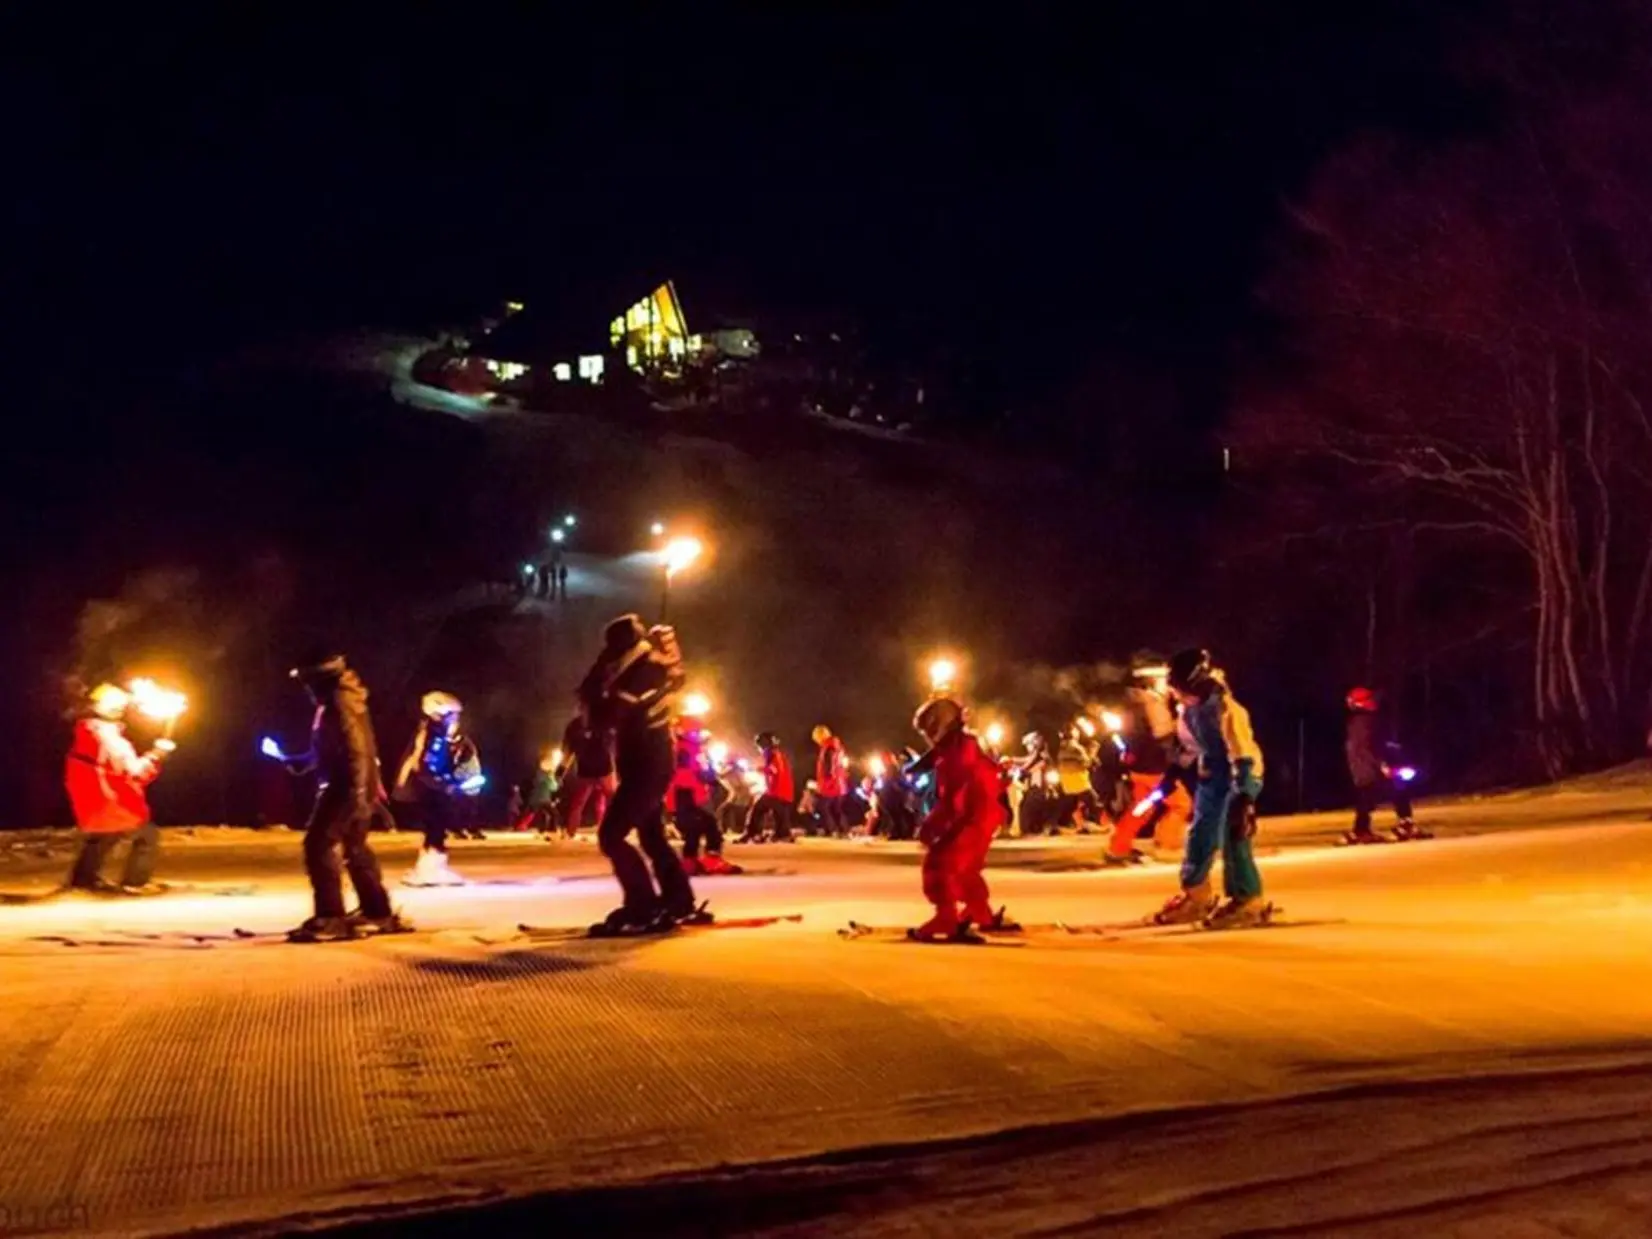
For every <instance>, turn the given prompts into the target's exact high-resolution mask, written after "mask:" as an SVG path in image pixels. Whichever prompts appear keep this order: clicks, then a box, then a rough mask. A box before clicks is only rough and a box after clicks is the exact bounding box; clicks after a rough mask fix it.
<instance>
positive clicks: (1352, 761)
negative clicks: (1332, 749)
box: [1342, 688, 1430, 843]
mask: <svg viewBox="0 0 1652 1239" xmlns="http://www.w3.org/2000/svg"><path fill="white" fill-rule="evenodd" d="M1346 704H1347V706H1348V729H1347V732H1346V734H1345V737H1344V740H1343V752H1344V753H1345V754H1346V755H1347V758H1348V774H1349V777H1351V778H1352V779H1353V782H1354V828H1353V829H1352V830H1350V831H1349V832H1348V833H1347V834H1345V835H1343V836H1342V841H1343V842H1344V843H1383V842H1386V840H1385V839H1384V837H1383V836H1382V835H1381V834H1379V833H1378V832H1377V831H1375V830H1373V829H1372V828H1371V813H1372V811H1373V810H1374V809H1375V808H1376V807H1377V806H1378V805H1379V804H1381V803H1382V802H1383V801H1384V800H1386V801H1388V802H1390V803H1391V804H1392V805H1393V806H1394V817H1395V818H1396V819H1397V820H1396V822H1395V824H1394V838H1396V839H1427V838H1430V834H1429V832H1428V831H1426V830H1423V829H1421V828H1419V827H1418V825H1417V823H1416V822H1415V821H1414V820H1413V819H1412V815H1411V796H1410V793H1409V792H1408V790H1407V789H1406V786H1405V780H1404V779H1403V778H1402V777H1401V776H1400V774H1399V771H1400V770H1401V769H1403V767H1402V765H1401V762H1402V761H1403V757H1402V755H1401V753H1400V746H1399V745H1398V744H1396V743H1394V742H1393V741H1392V740H1388V739H1386V738H1385V737H1383V735H1382V727H1381V724H1380V720H1379V718H1378V715H1379V713H1380V712H1381V708H1382V706H1381V702H1380V701H1378V699H1377V694H1376V693H1374V692H1372V691H1371V690H1370V689H1369V688H1352V689H1349V690H1348V696H1347V699H1346Z"/></svg>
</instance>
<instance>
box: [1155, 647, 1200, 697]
mask: <svg viewBox="0 0 1652 1239" xmlns="http://www.w3.org/2000/svg"><path fill="white" fill-rule="evenodd" d="M1166 678H1167V679H1169V681H1170V687H1171V688H1174V689H1179V690H1181V691H1182V692H1186V691H1187V690H1188V689H1190V688H1192V687H1193V686H1194V685H1195V684H1197V683H1199V681H1201V680H1207V679H1209V678H1210V651H1209V650H1183V651H1182V652H1181V653H1179V654H1177V655H1176V656H1175V657H1174V658H1172V659H1171V660H1170V674H1169V676H1168V677H1166Z"/></svg>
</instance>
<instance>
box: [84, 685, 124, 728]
mask: <svg viewBox="0 0 1652 1239" xmlns="http://www.w3.org/2000/svg"><path fill="white" fill-rule="evenodd" d="M88 696H89V697H90V698H91V702H92V713H94V714H96V715H97V716H98V717H99V718H105V719H110V720H114V719H118V718H120V716H121V715H123V714H125V713H126V707H127V706H129V705H131V703H132V695H131V694H130V693H128V692H127V691H126V690H125V689H124V688H122V687H120V685H118V684H99V685H98V686H97V687H96V688H94V689H93V690H92V691H91V693H89V694H88Z"/></svg>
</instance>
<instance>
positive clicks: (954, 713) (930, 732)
mask: <svg viewBox="0 0 1652 1239" xmlns="http://www.w3.org/2000/svg"><path fill="white" fill-rule="evenodd" d="M963 721H964V707H963V706H961V705H960V704H958V702H956V701H954V700H953V699H952V698H951V697H932V698H930V699H929V700H928V701H926V702H924V704H923V705H922V706H920V707H919V708H918V713H917V714H916V715H914V716H913V719H912V726H913V727H915V728H917V730H918V731H919V732H921V733H922V734H923V737H924V739H926V740H928V741H929V742H930V743H931V744H934V743H935V742H936V741H938V740H939V739H940V738H941V737H942V736H944V735H946V734H947V732H949V731H951V730H952V729H953V728H954V727H958V726H960V725H962V723H963Z"/></svg>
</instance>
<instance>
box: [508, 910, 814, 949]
mask: <svg viewBox="0 0 1652 1239" xmlns="http://www.w3.org/2000/svg"><path fill="white" fill-rule="evenodd" d="M704 915H705V916H707V917H708V918H709V917H710V913H704ZM802 920H803V914H802V913H801V912H791V913H787V914H785V915H783V916H742V917H730V918H729V919H727V920H716V919H715V918H712V919H707V920H684V921H678V922H677V923H676V924H675V925H673V926H671V927H670V928H668V929H662V930H652V931H646V932H645V931H638V932H635V933H619V934H600V933H592V932H591V930H592V927H591V926H588V925H587V926H578V925H529V924H526V923H524V924H521V925H518V926H517V927H516V932H517V933H519V934H521V935H522V936H523V937H524V938H527V939H528V940H529V941H531V942H570V941H578V940H580V939H587V938H588V939H591V940H592V941H606V940H610V939H613V938H619V939H639V938H640V939H647V938H664V937H669V936H671V935H672V934H679V933H705V932H707V931H708V930H714V929H767V928H768V927H769V926H771V925H795V924H798V923H800V922H801V921H802Z"/></svg>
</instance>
